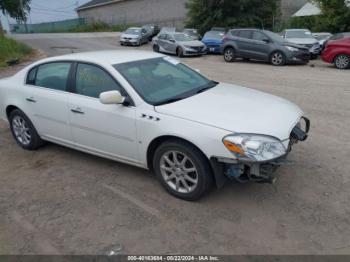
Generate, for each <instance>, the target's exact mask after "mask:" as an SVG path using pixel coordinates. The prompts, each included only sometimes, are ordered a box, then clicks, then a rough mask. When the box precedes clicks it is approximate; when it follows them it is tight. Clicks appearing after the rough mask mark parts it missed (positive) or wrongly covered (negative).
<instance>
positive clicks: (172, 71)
mask: <svg viewBox="0 0 350 262" xmlns="http://www.w3.org/2000/svg"><path fill="white" fill-rule="evenodd" d="M0 118H2V119H4V120H7V121H8V122H9V124H10V127H11V131H12V134H13V136H14V138H15V140H16V141H17V143H18V144H19V145H20V146H21V147H22V148H24V149H27V150H35V149H38V148H39V147H40V146H42V145H43V144H44V141H50V142H53V143H57V144H60V145H63V146H67V147H71V148H74V149H77V150H81V151H83V152H87V153H91V154H94V155H97V156H101V157H105V158H109V159H112V160H116V161H120V162H124V163H128V164H131V165H134V166H138V167H142V168H145V169H150V170H153V171H154V172H155V173H156V175H157V177H158V178H159V180H160V182H161V183H162V185H163V186H164V187H165V188H166V189H167V190H168V192H170V193H171V194H173V195H174V196H176V197H179V198H182V199H185V200H196V199H199V198H200V197H201V196H203V194H205V193H206V192H208V190H209V189H210V188H211V187H212V186H213V185H216V186H217V187H222V186H223V184H224V183H225V181H226V180H227V179H237V180H238V181H241V182H247V181H256V182H268V183H270V182H273V181H274V180H275V177H276V176H275V172H274V171H275V170H276V168H277V167H278V166H280V165H281V163H283V161H284V160H285V158H286V156H287V154H288V153H289V152H290V150H291V147H292V145H293V144H294V143H295V142H297V141H304V140H306V138H307V135H308V131H309V125H310V123H309V120H308V119H307V118H305V117H304V116H303V112H302V111H301V110H300V109H299V107H297V106H296V105H294V104H292V103H290V102H288V101H286V100H284V99H281V98H278V97H275V96H272V95H269V94H265V93H262V92H258V91H255V90H252V89H248V88H244V87H240V86H236V85H231V84H224V83H218V82H215V81H212V80H209V79H208V78H207V77H205V76H203V75H201V74H200V73H198V72H197V71H196V70H193V69H191V68H190V67H188V66H186V65H184V64H182V63H181V62H179V61H178V60H176V59H173V58H171V57H168V56H165V55H161V54H156V53H152V52H141V51H101V52H91V53H80V54H69V55H65V56H60V57H53V58H48V59H44V60H41V61H39V62H36V63H34V64H32V65H30V66H28V67H26V68H24V69H23V70H21V71H20V72H18V73H17V74H16V75H14V76H13V77H10V78H7V79H3V80H1V81H0Z"/></svg>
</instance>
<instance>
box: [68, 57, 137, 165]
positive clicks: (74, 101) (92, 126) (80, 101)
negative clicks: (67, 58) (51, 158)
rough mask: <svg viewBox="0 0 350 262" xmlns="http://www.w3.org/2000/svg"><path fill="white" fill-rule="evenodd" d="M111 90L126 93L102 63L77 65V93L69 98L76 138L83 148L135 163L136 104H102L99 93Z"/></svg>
mask: <svg viewBox="0 0 350 262" xmlns="http://www.w3.org/2000/svg"><path fill="white" fill-rule="evenodd" d="M112 90H118V91H120V92H121V93H122V94H123V93H124V91H123V90H122V88H121V86H120V85H119V84H118V82H116V80H115V79H114V78H113V77H112V76H111V75H110V74H109V73H107V72H106V71H105V70H103V69H102V68H101V67H98V66H96V65H92V64H85V63H78V64H77V65H76V74H75V88H74V93H72V94H70V96H69V99H68V100H69V101H68V104H69V109H70V123H71V127H72V134H73V139H74V141H75V144H76V145H77V146H78V147H79V148H81V149H83V150H87V151H90V152H92V153H95V154H99V155H102V156H105V157H109V158H112V159H117V160H118V159H119V160H123V161H127V162H131V163H133V162H134V163H136V162H138V154H137V141H136V127H135V121H136V120H135V113H136V108H135V107H132V106H131V107H127V106H123V105H104V104H101V103H100V101H99V99H98V98H99V95H100V94H101V93H103V92H106V91H112Z"/></svg>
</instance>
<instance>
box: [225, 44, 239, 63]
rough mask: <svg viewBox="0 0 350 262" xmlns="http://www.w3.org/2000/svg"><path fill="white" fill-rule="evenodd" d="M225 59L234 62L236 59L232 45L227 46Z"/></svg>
mask: <svg viewBox="0 0 350 262" xmlns="http://www.w3.org/2000/svg"><path fill="white" fill-rule="evenodd" d="M224 59H225V61H226V62H229V63H232V62H234V61H235V60H236V56H235V50H234V49H233V48H232V47H227V48H226V49H225V51H224Z"/></svg>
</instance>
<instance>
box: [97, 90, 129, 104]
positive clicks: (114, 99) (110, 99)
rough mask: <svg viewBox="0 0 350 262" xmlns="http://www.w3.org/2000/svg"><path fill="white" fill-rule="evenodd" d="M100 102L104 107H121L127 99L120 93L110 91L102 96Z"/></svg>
mask: <svg viewBox="0 0 350 262" xmlns="http://www.w3.org/2000/svg"><path fill="white" fill-rule="evenodd" d="M100 102H101V104H104V105H113V104H117V105H120V104H123V103H124V102H125V97H124V96H122V95H121V94H120V92H119V91H108V92H103V93H101V94H100Z"/></svg>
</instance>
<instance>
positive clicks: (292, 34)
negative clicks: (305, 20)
mask: <svg viewBox="0 0 350 262" xmlns="http://www.w3.org/2000/svg"><path fill="white" fill-rule="evenodd" d="M286 38H314V37H313V35H312V34H311V32H310V31H306V30H299V31H297V30H291V31H287V32H286Z"/></svg>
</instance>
